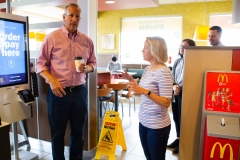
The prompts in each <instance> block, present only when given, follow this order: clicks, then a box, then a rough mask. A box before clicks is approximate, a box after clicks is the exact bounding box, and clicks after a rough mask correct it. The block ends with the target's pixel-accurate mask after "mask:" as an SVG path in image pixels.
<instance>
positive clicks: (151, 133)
mask: <svg viewBox="0 0 240 160" xmlns="http://www.w3.org/2000/svg"><path fill="white" fill-rule="evenodd" d="M142 53H143V58H144V60H146V61H148V62H150V66H148V67H146V68H145V69H144V72H143V75H142V78H141V81H140V84H139V85H137V83H136V82H135V81H134V79H133V78H132V77H131V76H130V75H128V74H127V72H125V73H123V77H124V78H127V79H129V81H130V82H129V85H128V88H129V90H132V91H133V92H134V94H136V95H141V104H140V110H139V136H140V140H141V144H142V147H143V151H144V154H145V156H146V158H147V160H165V153H166V147H167V142H168V137H169V133H170V128H171V121H170V118H169V114H168V107H169V105H170V103H171V99H172V87H173V78H172V74H171V71H170V69H169V68H168V67H167V66H166V65H165V64H164V63H165V62H167V60H168V54H167V46H166V43H165V40H164V39H163V38H161V37H147V38H146V41H145V43H144V48H143V50H142Z"/></svg>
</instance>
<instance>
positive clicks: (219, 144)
mask: <svg viewBox="0 0 240 160" xmlns="http://www.w3.org/2000/svg"><path fill="white" fill-rule="evenodd" d="M217 145H218V146H219V148H220V158H222V159H223V156H224V152H225V149H226V147H227V146H228V147H229V150H230V158H229V160H233V149H232V146H231V145H230V144H229V143H226V144H225V145H224V146H223V147H222V145H221V143H219V142H216V143H215V144H214V145H213V147H212V150H211V154H210V158H213V155H214V151H215V148H216V146H217Z"/></svg>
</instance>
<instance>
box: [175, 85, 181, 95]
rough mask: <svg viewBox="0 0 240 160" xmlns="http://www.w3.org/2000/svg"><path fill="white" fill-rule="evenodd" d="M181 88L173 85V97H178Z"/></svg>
mask: <svg viewBox="0 0 240 160" xmlns="http://www.w3.org/2000/svg"><path fill="white" fill-rule="evenodd" d="M181 90H182V89H181V87H180V86H179V85H174V86H173V91H174V95H179V94H180V92H181Z"/></svg>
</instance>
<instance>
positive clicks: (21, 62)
mask: <svg viewBox="0 0 240 160" xmlns="http://www.w3.org/2000/svg"><path fill="white" fill-rule="evenodd" d="M29 89H30V74H29V51H28V19H27V18H26V17H21V16H17V15H12V14H6V13H2V12H0V116H1V118H2V120H3V121H5V122H8V123H13V122H17V121H19V120H23V119H26V118H29V117H31V107H30V106H28V105H24V99H25V100H26V99H27V100H29V98H28V97H30V100H31V101H33V100H34V98H33V99H31V98H32V97H31V96H26V92H28V91H27V90H29ZM22 90H25V92H23V91H22ZM19 93H22V95H23V96H21V97H20V95H19ZM23 93H24V94H23ZM28 94H31V92H28Z"/></svg>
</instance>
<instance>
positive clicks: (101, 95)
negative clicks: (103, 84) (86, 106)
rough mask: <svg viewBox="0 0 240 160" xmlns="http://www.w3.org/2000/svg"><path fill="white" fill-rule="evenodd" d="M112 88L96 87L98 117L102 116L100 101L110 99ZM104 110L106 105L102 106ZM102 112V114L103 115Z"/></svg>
mask: <svg viewBox="0 0 240 160" xmlns="http://www.w3.org/2000/svg"><path fill="white" fill-rule="evenodd" d="M111 93H112V88H105V89H98V100H99V106H100V118H102V104H103V103H102V102H104V101H107V100H109V99H111V97H112V94H111ZM104 110H105V112H106V107H105V106H104ZM105 112H104V115H105Z"/></svg>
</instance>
